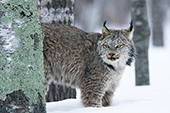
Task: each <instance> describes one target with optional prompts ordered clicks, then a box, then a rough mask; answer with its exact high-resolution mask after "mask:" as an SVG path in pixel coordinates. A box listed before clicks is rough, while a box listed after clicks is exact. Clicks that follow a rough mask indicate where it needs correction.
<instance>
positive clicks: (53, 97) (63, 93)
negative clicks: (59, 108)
mask: <svg viewBox="0 0 170 113" xmlns="http://www.w3.org/2000/svg"><path fill="white" fill-rule="evenodd" d="M38 11H39V15H40V21H41V22H42V23H58V24H66V25H74V0H40V1H38ZM68 98H76V90H75V89H72V88H70V87H66V86H61V85H58V84H57V82H56V83H52V84H50V87H49V91H48V93H47V95H46V101H47V102H51V101H59V100H64V99H68Z"/></svg>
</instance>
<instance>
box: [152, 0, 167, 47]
mask: <svg viewBox="0 0 170 113" xmlns="http://www.w3.org/2000/svg"><path fill="white" fill-rule="evenodd" d="M164 3H165V1H164V0H152V13H151V14H152V32H153V34H152V39H153V45H154V46H164V40H163V22H164V17H165V8H164V7H165V4H164Z"/></svg>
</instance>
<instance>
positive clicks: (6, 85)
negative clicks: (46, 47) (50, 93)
mask: <svg viewBox="0 0 170 113" xmlns="http://www.w3.org/2000/svg"><path fill="white" fill-rule="evenodd" d="M42 41H43V33H42V30H41V27H40V22H39V18H38V13H37V7H36V1H34V0H27V1H26V0H1V1H0V113H26V112H27V113H28V112H32V113H45V112H46V110H45V88H44V80H45V79H44V73H43V54H42V49H43V44H42Z"/></svg>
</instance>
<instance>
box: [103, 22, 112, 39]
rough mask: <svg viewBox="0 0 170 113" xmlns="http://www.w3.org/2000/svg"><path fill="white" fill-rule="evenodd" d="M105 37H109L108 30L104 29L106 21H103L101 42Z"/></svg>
mask: <svg viewBox="0 0 170 113" xmlns="http://www.w3.org/2000/svg"><path fill="white" fill-rule="evenodd" d="M107 35H110V31H109V29H108V28H107V27H106V21H105V22H104V23H103V28H102V37H101V40H103V39H104V38H105V37H106V36H107Z"/></svg>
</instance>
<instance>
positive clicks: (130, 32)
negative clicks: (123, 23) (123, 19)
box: [126, 20, 134, 40]
mask: <svg viewBox="0 0 170 113" xmlns="http://www.w3.org/2000/svg"><path fill="white" fill-rule="evenodd" d="M126 31H127V34H128V38H129V39H130V40H132V38H133V31H134V28H133V20H131V22H130V27H129V28H128V29H127V30H126Z"/></svg>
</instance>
